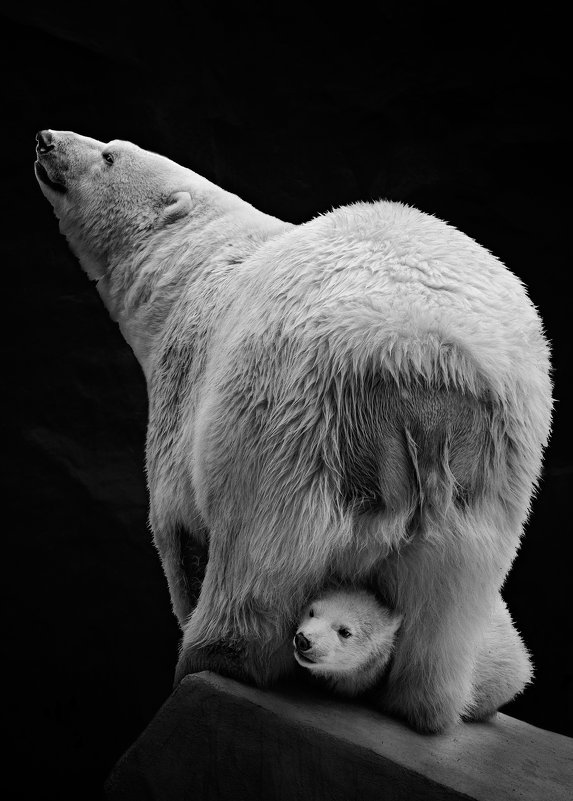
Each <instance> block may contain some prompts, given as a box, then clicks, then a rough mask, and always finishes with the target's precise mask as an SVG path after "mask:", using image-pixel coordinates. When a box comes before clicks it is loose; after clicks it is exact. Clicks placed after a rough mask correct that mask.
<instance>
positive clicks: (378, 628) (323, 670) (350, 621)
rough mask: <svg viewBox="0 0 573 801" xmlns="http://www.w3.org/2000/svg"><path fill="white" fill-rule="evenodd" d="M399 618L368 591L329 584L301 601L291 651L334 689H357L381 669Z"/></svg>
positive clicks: (358, 691) (366, 685) (360, 690)
mask: <svg viewBox="0 0 573 801" xmlns="http://www.w3.org/2000/svg"><path fill="white" fill-rule="evenodd" d="M400 622H401V617H400V616H399V615H396V614H395V613H393V612H392V610H391V609H389V608H388V607H387V606H384V605H383V604H381V603H380V602H379V601H378V600H377V599H376V598H375V597H374V595H372V593H370V592H366V591H365V590H360V589H351V588H344V589H333V590H330V591H328V592H326V593H324V594H322V595H320V596H319V597H318V598H315V599H314V600H313V601H312V602H311V603H310V604H309V605H308V606H307V607H306V609H305V611H304V613H303V615H302V618H301V620H300V622H299V625H298V627H297V632H296V634H295V636H294V638H293V647H294V657H295V659H296V661H297V662H298V663H299V665H301V666H302V667H303V668H305V670H308V671H309V672H310V673H311V675H312V676H315V677H317V678H318V679H320V680H322V681H324V682H325V683H326V684H327V685H328V686H329V687H330V688H331V689H332V690H333V691H334V692H335V693H337V694H338V695H345V696H349V697H353V696H356V695H360V694H362V693H364V692H365V691H366V690H369V689H371V688H372V687H374V686H375V684H376V683H377V682H378V681H380V679H381V678H382V676H383V675H384V671H385V669H386V666H387V665H388V663H389V661H390V657H391V656H392V651H393V650H394V644H395V642H396V632H397V631H398V628H399V626H400Z"/></svg>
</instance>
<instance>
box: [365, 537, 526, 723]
mask: <svg viewBox="0 0 573 801" xmlns="http://www.w3.org/2000/svg"><path fill="white" fill-rule="evenodd" d="M485 528H486V527H485V526H484V530H483V531H482V532H481V535H480V532H479V527H477V526H474V527H473V530H469V529H468V530H466V531H463V530H461V531H457V532H453V531H452V532H450V533H449V535H448V536H447V537H446V538H444V539H442V540H441V541H438V542H435V541H432V540H431V539H420V540H417V541H415V542H413V543H412V544H411V545H410V546H406V548H404V549H403V550H402V551H401V553H399V554H397V555H396V556H395V557H393V558H392V559H391V560H389V563H388V565H387V567H386V569H385V570H384V577H383V579H382V581H383V583H385V584H386V586H387V587H389V588H391V593H392V595H393V596H394V600H395V605H396V609H397V611H398V612H400V613H401V614H403V616H404V623H403V626H402V629H401V632H400V636H399V639H398V643H397V647H396V652H395V657H394V662H393V665H392V668H391V671H390V675H389V678H388V683H387V686H386V688H385V689H384V688H381V689H380V691H379V695H378V700H377V702H376V703H377V704H378V705H380V707H381V708H382V709H383V710H385V711H388V712H390V713H391V714H396V715H398V716H400V717H404V718H405V719H406V720H407V721H408V722H409V723H410V725H412V726H413V727H414V728H415V729H417V730H418V731H421V732H428V733H432V732H441V731H444V730H446V729H448V728H450V727H451V726H453V725H455V724H456V723H457V722H458V721H459V720H460V718H461V717H462V716H463V715H464V714H465V713H466V712H467V710H468V708H469V706H470V704H471V701H472V678H473V674H472V671H473V666H474V659H475V653H476V651H477V646H478V643H479V642H481V640H482V639H483V636H484V634H485V631H486V629H487V626H488V624H489V621H490V618H491V611H492V608H493V604H494V602H495V598H496V596H497V593H498V590H499V585H500V583H501V580H502V578H503V576H504V575H505V572H506V570H507V567H508V566H509V564H510V561H511V556H510V555H509V553H508V554H504V553H502V552H501V550H500V549H499V548H498V547H496V546H495V545H493V543H494V542H495V540H494V539H493V537H492V536H491V535H490V534H489V533H488V531H487V530H485ZM492 545H493V549H492ZM502 565H503V567H502Z"/></svg>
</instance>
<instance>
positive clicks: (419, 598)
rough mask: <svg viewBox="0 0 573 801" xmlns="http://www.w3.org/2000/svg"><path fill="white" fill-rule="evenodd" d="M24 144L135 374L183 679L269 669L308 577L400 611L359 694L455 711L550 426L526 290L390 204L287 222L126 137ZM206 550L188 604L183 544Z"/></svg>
mask: <svg viewBox="0 0 573 801" xmlns="http://www.w3.org/2000/svg"><path fill="white" fill-rule="evenodd" d="M36 155H37V158H36V163H35V173H36V177H37V180H38V183H39V185H40V188H41V190H42V192H43V194H44V195H45V197H46V198H47V200H48V201H49V202H50V204H51V205H52V207H53V210H54V212H55V214H56V216H57V217H58V219H59V224H60V230H61V231H62V233H63V234H64V235H65V236H66V238H67V239H68V242H69V245H70V246H71V249H72V251H73V252H74V253H75V254H77V256H78V258H79V261H80V263H81V265H82V267H83V269H84V270H85V271H86V272H87V274H88V276H89V277H90V278H91V279H92V280H94V281H95V282H96V286H97V290H98V292H99V294H100V296H101V298H102V300H103V302H104V304H105V305H106V307H107V309H108V311H109V313H110V315H111V316H112V318H113V319H114V320H116V321H117V323H118V324H119V326H120V329H121V331H122V332H123V335H124V336H125V338H126V340H127V342H128V343H129V344H130V346H131V347H132V349H133V351H134V353H135V355H136V357H137V359H138V360H139V362H140V364H141V367H142V370H143V372H144V374H145V377H146V381H147V387H148V394H149V424H148V435H147V453H146V458H147V476H148V486H149V493H150V523H151V527H152V529H153V536H154V540H155V543H156V546H157V549H158V551H159V555H160V558H161V561H162V564H163V568H164V571H165V575H166V578H167V581H168V584H169V589H170V593H171V599H172V604H173V610H174V613H175V614H176V615H177V618H178V620H179V623H180V625H181V627H182V629H183V638H182V645H181V652H180V657H179V662H178V665H177V669H176V680H179V679H180V678H181V677H182V676H184V675H185V674H186V673H189V672H195V671H199V670H204V669H211V670H215V671H219V672H221V673H223V674H225V675H228V676H231V677H235V678H237V679H240V680H245V681H250V682H253V683H255V684H257V685H259V686H268V685H271V684H272V683H273V682H275V681H276V680H277V679H278V678H279V677H280V676H282V675H284V674H285V673H287V672H288V671H289V670H291V669H293V665H294V660H293V658H292V653H291V644H290V638H291V635H290V632H291V631H292V626H294V625H295V623H296V620H297V619H298V616H299V615H300V612H301V610H302V608H303V607H304V604H305V602H306V600H307V599H308V598H310V597H311V595H312V593H313V590H314V589H315V588H316V587H317V586H324V585H325V584H326V583H327V582H328V581H329V580H336V581H339V582H347V583H355V584H356V585H358V584H361V583H364V584H366V585H368V586H372V587H374V588H375V587H376V586H379V587H380V588H383V591H384V593H385V594H386V597H388V600H389V604H390V606H391V607H392V608H393V609H395V610H396V612H397V614H401V615H403V618H404V623H403V625H402V628H401V631H400V637H399V639H398V642H397V647H396V650H395V653H394V657H393V661H392V666H391V669H390V673H389V676H388V678H387V681H385V682H384V683H383V686H382V685H381V686H380V687H379V689H378V691H377V692H373V699H374V700H373V701H372V703H373V704H374V705H375V706H376V707H377V708H379V709H381V710H384V711H387V712H389V713H391V714H395V715H398V716H401V717H403V718H405V719H406V720H407V721H408V722H409V723H410V724H411V725H412V726H413V727H415V728H416V729H417V730H419V731H423V732H437V731H443V730H445V729H447V728H448V727H450V726H452V725H454V724H455V723H456V722H457V721H459V720H460V719H461V716H462V715H463V714H464V713H465V710H466V709H467V707H468V704H469V702H470V700H471V698H472V692H473V690H472V680H473V679H472V677H473V669H474V658H475V653H476V648H477V645H478V644H479V643H480V642H481V641H482V640H483V638H484V636H485V632H486V630H487V627H488V625H489V621H490V618H491V615H492V610H493V609H494V607H495V605H496V603H497V602H498V593H499V589H500V587H501V585H502V582H503V580H504V578H505V576H506V574H507V572H508V570H509V568H510V566H511V563H512V561H513V559H514V556H515V554H516V551H517V548H518V546H519V541H520V537H521V534H522V530H523V525H524V522H525V520H526V518H527V515H528V510H529V507H530V501H531V498H532V494H533V492H534V489H535V487H536V484H537V481H538V478H539V475H540V470H541V463H542V453H543V448H544V446H545V444H546V442H547V438H548V435H549V429H550V418H551V408H552V400H551V382H550V376H549V350H548V344H547V341H546V339H545V337H544V334H543V330H542V325H541V321H540V318H539V315H538V314H537V311H536V309H535V307H534V306H533V304H532V303H531V301H530V300H529V298H528V296H527V293H526V290H525V288H524V286H523V284H522V283H521V281H520V280H519V279H518V278H516V276H515V275H513V274H512V273H511V272H510V271H509V270H508V269H507V268H506V267H505V266H504V265H503V264H502V263H501V262H500V261H499V260H498V259H496V258H495V257H494V256H493V255H492V254H491V253H489V252H488V251H487V250H485V249H484V248H482V247H480V246H479V245H478V244H477V243H476V242H474V241H473V240H472V239H470V238H469V237H467V236H465V235H464V234H463V233H461V232H460V231H458V230H456V229H455V228H454V227H453V226H451V225H448V224H447V223H445V222H442V221H441V220H438V219H436V218H435V217H432V216H431V215H428V214H424V213H422V212H420V211H418V210H416V209H414V208H410V207H408V206H405V205H403V204H401V203H394V202H389V201H379V202H376V203H356V204H353V205H350V206H346V207H342V208H339V209H335V210H334V211H332V212H330V213H328V214H323V215H320V216H318V217H316V218H315V219H313V220H311V221H309V222H307V223H305V224H303V225H298V226H295V225H291V224H288V223H285V222H282V221H281V220H278V219H276V218H275V217H271V216H269V215H267V214H264V213H263V212H261V211H258V210H257V209H255V208H253V207H252V206H251V205H249V204H248V203H246V202H245V201H243V200H241V199H240V198H239V197H237V196H235V195H233V194H230V193H229V192H226V191H225V190H223V189H221V188H219V187H217V186H216V185H214V184H213V183H211V182H210V181H208V180H206V179H205V178H202V177H201V176H199V175H197V174H196V173H194V172H192V171H191V170H189V169H186V168H185V167H182V166H179V165H178V164H176V163H174V162H172V161H170V160H169V159H166V158H164V157H162V156H159V155H157V154H155V153H150V152H147V151H145V150H142V149H141V148H139V147H137V146H136V145H134V144H131V143H128V142H123V141H119V140H114V141H112V142H109V143H107V144H106V143H103V142H99V141H97V140H95V139H90V138H88V137H84V136H80V135H78V134H75V133H73V132H70V131H53V130H47V131H41V132H40V133H38V135H37V147H36ZM207 551H208V559H207V562H206V568H205V571H204V578H203V581H202V584H201V589H200V593H199V597H198V599H197V598H196V597H195V596H196V593H195V591H194V587H195V586H196V576H194V575H192V573H193V571H192V569H191V567H190V565H191V563H192V559H190V558H189V555H190V554H191V556H192V557H193V559H195V560H196V561H198V562H199V563H200V564H203V565H204V563H205V558H204V554H205V553H206V552H207ZM199 572H201V571H199ZM294 666H295V667H296V665H294Z"/></svg>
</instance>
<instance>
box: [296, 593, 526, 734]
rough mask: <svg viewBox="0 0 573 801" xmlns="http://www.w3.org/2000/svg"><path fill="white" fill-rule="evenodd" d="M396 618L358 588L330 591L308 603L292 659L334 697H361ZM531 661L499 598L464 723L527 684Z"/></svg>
mask: <svg viewBox="0 0 573 801" xmlns="http://www.w3.org/2000/svg"><path fill="white" fill-rule="evenodd" d="M401 623H402V616H401V615H398V614H396V613H395V612H394V611H393V610H392V609H390V608H389V607H388V606H386V605H385V604H383V603H381V601H380V600H379V599H378V598H376V596H374V594H373V593H371V592H369V591H367V590H366V589H364V588H354V587H336V588H331V589H329V590H326V591H325V592H324V593H322V594H321V595H319V596H318V597H316V598H314V600H312V601H311V602H310V603H309V604H308V605H307V607H306V609H305V610H304V613H303V615H302V617H301V620H300V621H299V624H298V626H297V631H296V634H295V635H294V637H293V649H294V657H295V659H296V661H297V662H298V664H299V665H300V666H301V667H303V668H305V670H307V671H308V672H309V673H310V674H311V675H312V676H313V677H315V678H318V679H319V680H321V681H323V682H325V683H326V684H327V685H328V686H329V687H330V688H331V689H332V690H333V691H334V692H335V693H337V694H339V695H344V696H347V697H350V698H352V697H355V696H358V695H362V694H364V693H366V692H368V691H369V690H371V689H372V688H375V687H376V685H377V684H378V682H380V680H381V679H382V678H383V677H384V674H385V672H386V670H387V668H388V665H389V663H390V659H391V657H392V652H393V650H394V648H395V646H396V641H397V637H398V630H399V628H400V625H401ZM532 676H533V668H532V664H531V658H530V655H529V652H528V650H527V648H526V647H525V645H524V643H523V641H522V639H521V637H520V636H519V634H518V633H517V631H516V629H515V626H514V625H513V621H512V620H511V617H510V614H509V611H508V609H507V606H506V605H505V603H504V601H503V599H502V598H501V596H498V599H497V602H496V604H495V606H494V608H493V610H492V615H491V619H490V621H489V624H488V626H487V628H486V630H485V634H484V637H483V639H482V641H481V642H480V643H479V644H478V646H477V652H476V653H475V655H474V664H473V672H472V693H471V696H470V697H469V698H468V699H467V702H466V708H465V709H464V711H463V717H464V719H465V720H474V721H477V720H480V721H484V720H488V719H490V718H491V717H492V716H493V715H494V714H495V713H496V712H497V710H498V709H499V707H500V706H502V705H503V704H506V703H508V702H509V701H511V700H512V699H513V698H515V696H516V695H518V694H519V693H521V692H522V691H523V690H524V689H525V687H526V686H527V685H528V684H529V683H530V682H531V679H532Z"/></svg>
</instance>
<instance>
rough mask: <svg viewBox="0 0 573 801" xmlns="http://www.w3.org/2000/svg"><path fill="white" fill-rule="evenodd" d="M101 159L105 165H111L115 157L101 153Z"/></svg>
mask: <svg viewBox="0 0 573 801" xmlns="http://www.w3.org/2000/svg"><path fill="white" fill-rule="evenodd" d="M102 157H103V160H104V161H105V162H106V163H107V164H113V162H114V161H115V157H114V156H113V154H112V153H102Z"/></svg>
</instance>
